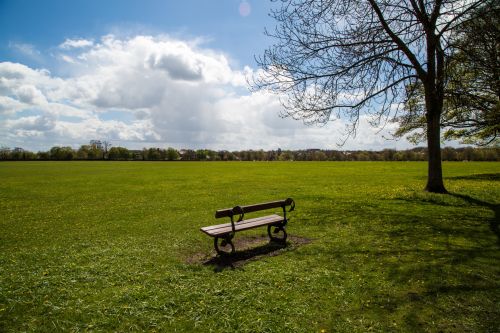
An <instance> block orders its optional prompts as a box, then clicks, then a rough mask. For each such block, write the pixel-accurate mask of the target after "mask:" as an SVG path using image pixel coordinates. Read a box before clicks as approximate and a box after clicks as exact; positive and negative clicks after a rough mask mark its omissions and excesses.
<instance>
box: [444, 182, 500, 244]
mask: <svg viewBox="0 0 500 333" xmlns="http://www.w3.org/2000/svg"><path fill="white" fill-rule="evenodd" d="M499 175H500V174H499ZM449 195H451V196H453V197H455V198H460V199H462V200H464V201H466V202H468V203H469V204H471V205H476V206H481V207H486V208H489V209H491V210H492V211H493V213H494V214H495V216H494V217H493V218H492V219H490V221H489V223H490V230H491V231H492V232H493V233H494V234H495V235H496V236H497V243H498V245H500V228H499V224H500V204H493V203H490V202H487V201H482V200H479V199H476V198H473V197H471V196H469V195H466V194H460V193H449Z"/></svg>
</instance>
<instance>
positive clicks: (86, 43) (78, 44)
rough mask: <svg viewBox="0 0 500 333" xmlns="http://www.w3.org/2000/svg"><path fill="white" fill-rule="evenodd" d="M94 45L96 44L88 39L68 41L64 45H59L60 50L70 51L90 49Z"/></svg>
mask: <svg viewBox="0 0 500 333" xmlns="http://www.w3.org/2000/svg"><path fill="white" fill-rule="evenodd" d="M92 45H94V42H93V41H92V40H88V39H66V40H65V41H64V42H63V43H62V44H60V45H59V48H61V49H63V50H70V49H76V48H84V47H90V46H92Z"/></svg>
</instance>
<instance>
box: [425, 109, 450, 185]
mask: <svg viewBox="0 0 500 333" xmlns="http://www.w3.org/2000/svg"><path fill="white" fill-rule="evenodd" d="M429 104H430V105H427V107H428V108H427V150H428V154H429V157H428V159H429V162H428V169H427V185H426V186H425V190H426V191H428V192H433V193H448V192H447V191H446V189H445V187H444V184H443V169H442V167H441V135H440V131H441V127H440V118H441V112H440V110H439V103H435V104H434V103H429Z"/></svg>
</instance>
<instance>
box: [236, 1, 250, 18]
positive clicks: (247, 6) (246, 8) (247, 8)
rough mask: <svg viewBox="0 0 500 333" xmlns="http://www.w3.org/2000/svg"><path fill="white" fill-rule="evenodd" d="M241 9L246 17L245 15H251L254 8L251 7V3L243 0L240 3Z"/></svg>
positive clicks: (242, 14) (241, 12) (241, 13)
mask: <svg viewBox="0 0 500 333" xmlns="http://www.w3.org/2000/svg"><path fill="white" fill-rule="evenodd" d="M239 11H240V15H241V16H243V17H245V16H248V15H250V12H251V11H252V8H251V7H250V4H249V3H248V2H246V1H242V2H241V3H240V8H239Z"/></svg>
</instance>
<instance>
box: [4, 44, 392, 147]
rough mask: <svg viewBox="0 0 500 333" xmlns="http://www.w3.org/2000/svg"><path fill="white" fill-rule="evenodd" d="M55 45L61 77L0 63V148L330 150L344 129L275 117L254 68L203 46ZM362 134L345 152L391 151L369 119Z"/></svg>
mask: <svg viewBox="0 0 500 333" xmlns="http://www.w3.org/2000/svg"><path fill="white" fill-rule="evenodd" d="M59 49H60V51H61V54H60V57H59V58H60V59H62V60H63V61H64V62H65V66H67V67H65V68H68V71H69V74H68V75H67V76H65V77H58V76H54V75H53V74H52V73H51V72H50V71H48V70H45V69H34V68H30V67H28V66H25V65H23V64H19V63H11V62H3V63H0V143H2V144H11V145H18V146H19V145H20V146H23V147H25V148H29V149H46V148H48V147H50V146H51V145H53V144H55V143H63V144H72V145H74V146H78V145H80V144H84V143H86V142H88V141H89V140H90V139H102V138H105V139H108V140H111V141H112V142H113V143H114V144H115V145H124V146H127V147H130V148H140V147H144V146H148V145H154V146H174V147H177V148H183V147H184V148H210V149H229V150H233V149H260V148H262V149H276V148H278V147H281V148H285V149H286V148H291V149H300V148H336V145H335V144H336V143H337V142H339V141H340V139H339V138H340V137H341V135H342V131H343V129H344V126H345V123H343V121H342V120H339V121H336V122H333V123H332V124H330V125H329V126H325V127H321V128H318V127H306V126H304V125H303V124H302V123H301V122H300V121H294V120H292V119H282V118H280V117H279V116H278V115H279V113H280V110H281V106H280V103H279V101H278V98H277V97H276V96H274V95H271V94H268V93H265V92H253V93H249V92H248V91H247V90H246V88H247V87H246V80H245V76H246V75H251V74H252V73H253V70H252V69H251V68H250V67H244V68H243V69H238V68H233V67H231V65H230V61H229V59H228V57H227V56H226V55H225V54H224V53H223V52H219V51H216V50H212V49H209V48H207V47H205V46H204V45H203V44H202V42H200V41H186V40H179V39H174V38H171V37H169V36H165V35H159V36H135V37H132V38H126V39H123V38H118V37H116V36H113V35H107V36H103V37H102V38H101V39H100V40H99V41H97V42H94V41H91V40H85V39H67V40H66V41H64V42H63V43H61V44H60V45H59ZM361 131H362V132H363V135H362V136H359V137H358V138H357V139H356V140H355V141H348V144H347V145H346V146H345V148H348V149H349V148H356V147H357V148H358V149H361V148H363V149H369V148H373V149H381V148H384V147H394V146H395V145H394V142H387V141H385V140H384V139H382V136H381V134H380V133H377V132H376V130H374V129H372V128H371V127H369V126H368V119H366V118H362V119H361V122H360V132H361ZM385 131H386V132H387V129H386V130H385ZM40 145H45V146H44V147H40Z"/></svg>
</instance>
